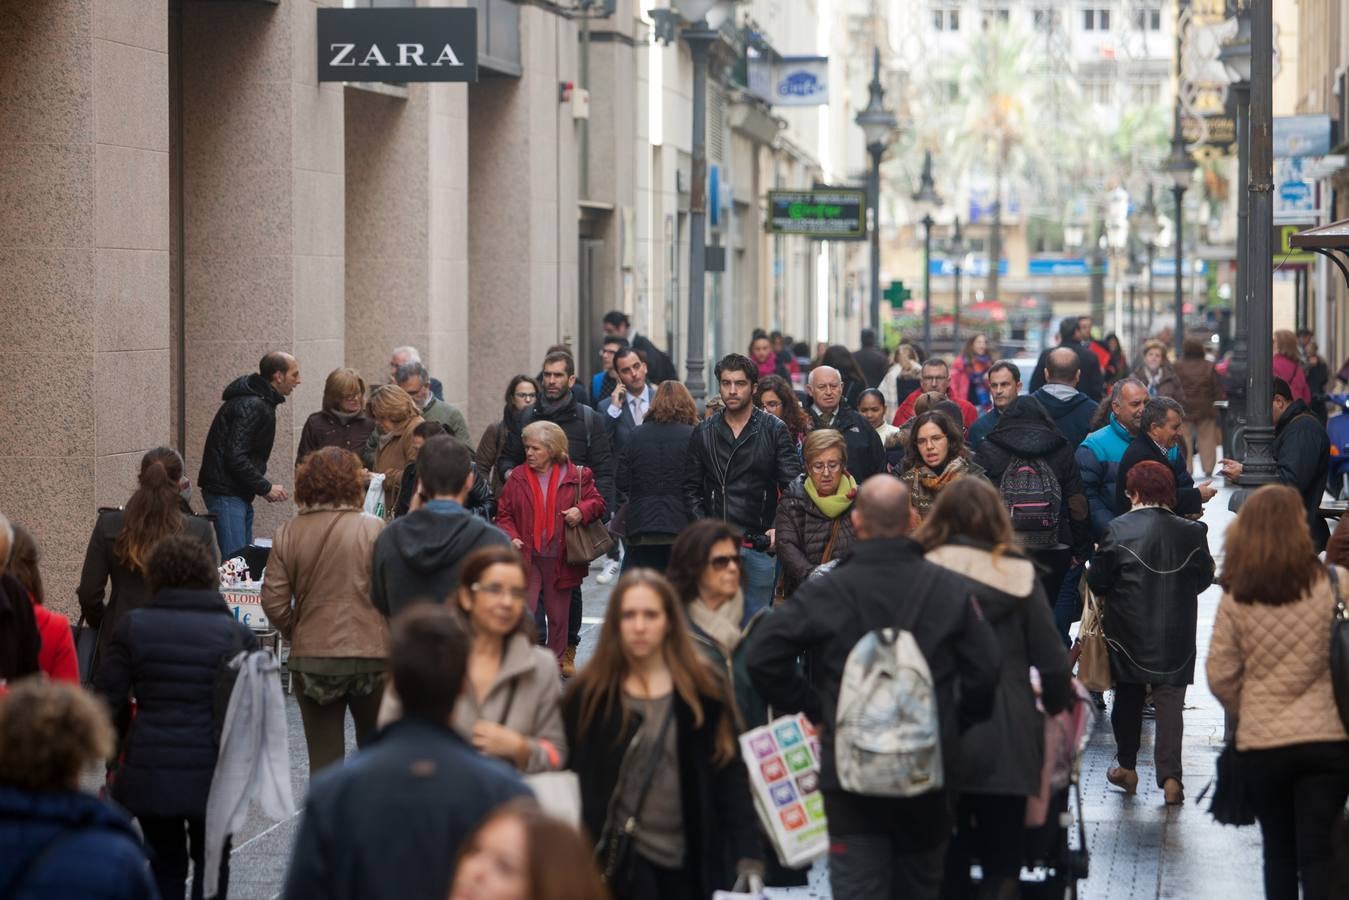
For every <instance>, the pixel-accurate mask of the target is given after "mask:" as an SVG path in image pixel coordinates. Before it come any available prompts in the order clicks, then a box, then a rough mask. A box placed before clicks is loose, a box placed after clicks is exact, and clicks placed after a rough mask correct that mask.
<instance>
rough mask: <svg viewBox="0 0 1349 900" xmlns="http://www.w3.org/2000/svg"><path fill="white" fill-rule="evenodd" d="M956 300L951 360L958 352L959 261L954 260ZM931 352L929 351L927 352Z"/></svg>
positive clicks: (952, 328)
mask: <svg viewBox="0 0 1349 900" xmlns="http://www.w3.org/2000/svg"><path fill="white" fill-rule="evenodd" d="M955 288H956V298H955V321H954V322H953V323H952V325H951V346H952V347H954V349H953V350H952V351H951V356H952V358H954V357H955V355H956V354H957V353H959V352H960V260H959V259H957V260H956V284H955ZM928 352H929V353H930V352H932V351H931V350H929V351H928Z"/></svg>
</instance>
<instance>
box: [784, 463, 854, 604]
mask: <svg viewBox="0 0 1349 900" xmlns="http://www.w3.org/2000/svg"><path fill="white" fill-rule="evenodd" d="M806 477H807V476H805V475H802V476H800V477H799V478H797V479H796V480H795V481H793V482H792V483H791V484H790V485H789V486H788V487H787V490H786V491H785V492H783V494H782V498H781V499H780V500H778V514H777V518H775V519H774V520H773V527H774V528H775V529H776V530H777V541H778V561H779V562H781V563H782V582H783V585H782V587H783V589H782V595H783V596H784V597H790V596H791V595H792V594H794V593H796V588H797V587H798V586H799V585H800V584H801V582H803V581H805V580H806V579H807V578H808V577H810V573H811V572H813V571H814V570H815V567H816V566H818V565H820V563H821V559H822V557H823V556H824V548H825V547H826V546H828V544H829V535H830V534H831V533H833V531H834V524H835V523H837V524H838V534H837V537H835V538H834V546H833V549H831V550H830V551H829V558H830V559H842V558H843V556H844V555H845V554H846V553H847V552H848V550H850V549H852V545H853V541H854V540H856V539H857V536H856V534H855V533H854V531H853V524H852V517H851V516H849V515H848V513H846V512H845V513H843V514H841V515H840V516H839V517H838V518H837V519H831V518H829V517H828V516H826V515H825V514H824V513H823V512H821V511H820V508H819V507H818V506H816V505H815V501H813V500H811V499H810V497H809V495H807V494H806Z"/></svg>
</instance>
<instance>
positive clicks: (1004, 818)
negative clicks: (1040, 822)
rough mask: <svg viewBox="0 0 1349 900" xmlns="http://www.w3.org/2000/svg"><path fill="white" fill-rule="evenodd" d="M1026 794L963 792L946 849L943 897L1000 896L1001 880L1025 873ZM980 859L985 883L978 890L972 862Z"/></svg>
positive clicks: (955, 899) (948, 899)
mask: <svg viewBox="0 0 1349 900" xmlns="http://www.w3.org/2000/svg"><path fill="white" fill-rule="evenodd" d="M1025 823H1026V798H1025V797H1016V796H1006V795H1001V794H961V795H960V799H959V800H958V801H957V803H956V831H955V836H954V837H953V838H952V839H951V844H950V846H949V847H947V849H946V879H945V881H943V882H942V891H941V895H942V898H943V900H963V898H966V897H976V896H978V897H985V896H987V897H996V896H998V893H997V890H998V887H999V885H1000V883H1001V882H1005V881H1006V880H1008V879H1011V880H1013V881H1015V880H1016V879H1017V878H1018V877H1019V876H1020V873H1021V861H1022V856H1023V852H1022V850H1023V847H1024V845H1025V841H1024V838H1025ZM975 860H978V861H979V868H980V869H981V870H982V871H983V885H982V886H981V888H980V890H979V893H978V894H976V893H975V892H974V890H973V886H972V885H971V883H970V864H971V863H972V862H974V861H975Z"/></svg>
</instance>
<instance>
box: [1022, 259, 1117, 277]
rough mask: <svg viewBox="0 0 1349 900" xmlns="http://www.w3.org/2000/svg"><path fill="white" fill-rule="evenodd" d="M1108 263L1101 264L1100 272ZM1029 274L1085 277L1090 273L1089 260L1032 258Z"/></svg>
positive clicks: (1107, 269) (1106, 267)
mask: <svg viewBox="0 0 1349 900" xmlns="http://www.w3.org/2000/svg"><path fill="white" fill-rule="evenodd" d="M1109 268H1110V267H1109V264H1105V265H1102V266H1101V271H1102V272H1107V271H1109ZM1029 269H1030V273H1029V274H1030V275H1031V277H1032V278H1043V277H1055V278H1065V277H1073V276H1082V277H1085V276H1087V275H1090V274H1091V261H1090V260H1087V259H1082V258H1073V259H1032V260H1031V261H1030V266H1029Z"/></svg>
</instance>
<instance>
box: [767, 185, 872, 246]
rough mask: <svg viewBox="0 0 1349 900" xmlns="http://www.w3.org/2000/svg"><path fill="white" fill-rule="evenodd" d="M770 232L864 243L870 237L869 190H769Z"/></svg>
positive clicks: (829, 188)
mask: <svg viewBox="0 0 1349 900" xmlns="http://www.w3.org/2000/svg"><path fill="white" fill-rule="evenodd" d="M767 230H768V232H769V233H770V234H799V235H803V236H805V237H813V238H819V239H820V240H826V241H830V240H832V241H857V240H861V239H863V238H865V237H866V235H867V194H866V191H863V190H859V189H857V188H832V187H819V188H815V189H813V190H809V191H769V192H768V229H767Z"/></svg>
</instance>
